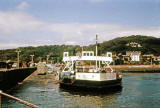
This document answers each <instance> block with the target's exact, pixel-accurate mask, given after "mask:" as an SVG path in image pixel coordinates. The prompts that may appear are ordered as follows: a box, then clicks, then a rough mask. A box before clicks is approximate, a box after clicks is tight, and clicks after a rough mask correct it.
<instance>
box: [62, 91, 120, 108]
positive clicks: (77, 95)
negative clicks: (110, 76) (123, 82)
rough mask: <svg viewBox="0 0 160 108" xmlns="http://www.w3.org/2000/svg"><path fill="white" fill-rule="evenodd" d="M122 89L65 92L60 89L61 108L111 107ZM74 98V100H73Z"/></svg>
mask: <svg viewBox="0 0 160 108" xmlns="http://www.w3.org/2000/svg"><path fill="white" fill-rule="evenodd" d="M121 91H122V88H117V89H113V91H111V90H103V91H93V90H91V91H89V90H88V89H87V91H84V89H83V90H66V89H60V92H61V95H62V96H63V98H64V103H63V104H62V107H65V108H72V107H78V108H79V107H80V108H104V107H109V106H110V105H111V104H112V105H113V103H114V101H115V99H116V95H118V94H120V93H121ZM73 97H74V98H73Z"/></svg>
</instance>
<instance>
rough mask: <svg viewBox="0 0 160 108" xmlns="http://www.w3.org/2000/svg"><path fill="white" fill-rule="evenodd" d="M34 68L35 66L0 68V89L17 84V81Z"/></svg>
mask: <svg viewBox="0 0 160 108" xmlns="http://www.w3.org/2000/svg"><path fill="white" fill-rule="evenodd" d="M35 70H36V68H20V69H8V70H5V69H3V70H0V90H7V89H9V88H11V87H13V86H14V85H16V84H18V82H22V81H23V80H24V79H25V78H26V77H28V76H29V75H30V74H32V73H33V72H34V71H35Z"/></svg>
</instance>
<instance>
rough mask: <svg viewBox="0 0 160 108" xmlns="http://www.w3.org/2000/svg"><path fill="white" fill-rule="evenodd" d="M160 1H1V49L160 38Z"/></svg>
mask: <svg viewBox="0 0 160 108" xmlns="http://www.w3.org/2000/svg"><path fill="white" fill-rule="evenodd" d="M159 12H160V0H0V49H10V48H18V47H25V46H41V45H61V44H67V45H89V44H94V43H95V37H96V34H98V36H99V40H98V41H99V42H103V41H108V40H111V39H114V38H117V37H122V36H130V35H146V36H154V37H158V38H160V14H159Z"/></svg>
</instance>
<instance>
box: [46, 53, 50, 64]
mask: <svg viewBox="0 0 160 108" xmlns="http://www.w3.org/2000/svg"><path fill="white" fill-rule="evenodd" d="M49 56H50V55H47V59H46V64H48V59H49Z"/></svg>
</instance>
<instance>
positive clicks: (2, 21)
mask: <svg viewBox="0 0 160 108" xmlns="http://www.w3.org/2000/svg"><path fill="white" fill-rule="evenodd" d="M42 26H43V22H42V21H39V20H38V19H36V18H34V17H32V16H31V15H29V14H26V13H22V12H0V31H1V32H3V33H5V34H15V33H19V32H23V31H26V30H30V31H31V30H36V29H38V30H40V28H41V27H42Z"/></svg>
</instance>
